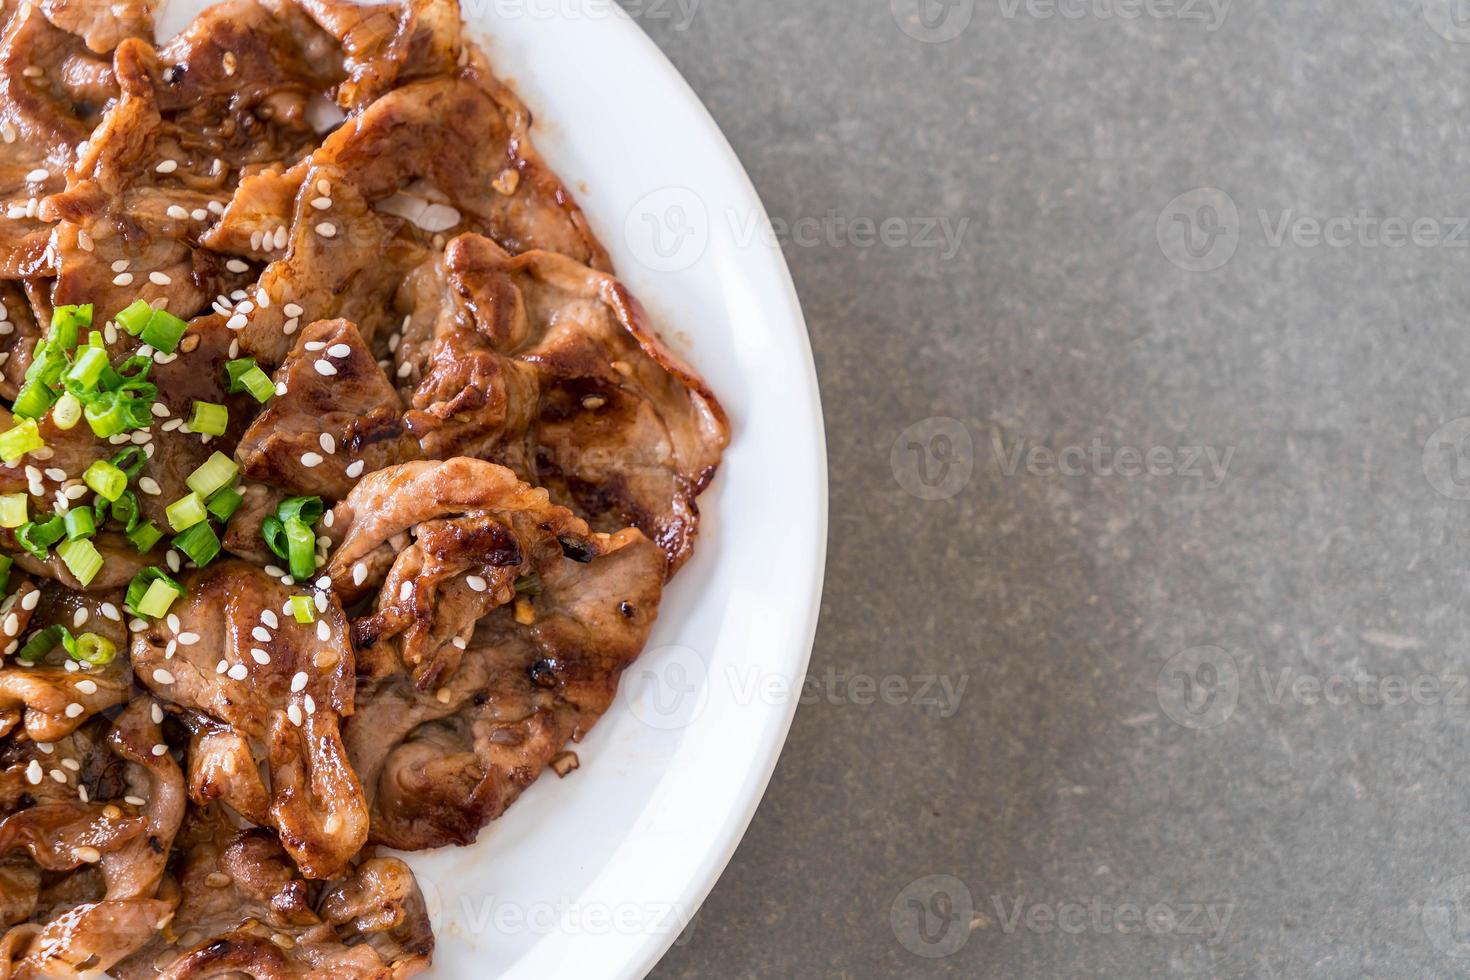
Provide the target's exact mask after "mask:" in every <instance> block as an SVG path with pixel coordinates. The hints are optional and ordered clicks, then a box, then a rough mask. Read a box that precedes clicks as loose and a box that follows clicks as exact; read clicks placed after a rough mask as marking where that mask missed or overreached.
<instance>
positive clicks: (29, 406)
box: [11, 379, 56, 419]
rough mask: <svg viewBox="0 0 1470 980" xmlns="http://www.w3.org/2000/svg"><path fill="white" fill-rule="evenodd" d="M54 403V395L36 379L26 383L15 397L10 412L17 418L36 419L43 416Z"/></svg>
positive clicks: (43, 383)
mask: <svg viewBox="0 0 1470 980" xmlns="http://www.w3.org/2000/svg"><path fill="white" fill-rule="evenodd" d="M55 401H56V393H55V392H54V391H52V390H51V389H50V388H48V387H46V384H45V382H43V381H41V380H40V379H37V380H35V381H27V382H26V383H25V387H23V388H21V389H20V393H19V394H17V395H16V396H15V406H14V408H13V409H12V410H11V411H12V414H14V415H15V416H16V417H18V418H23V419H38V418H40V417H41V416H42V415H45V414H46V412H47V410H49V409H50V408H51V406H52V404H53V403H55Z"/></svg>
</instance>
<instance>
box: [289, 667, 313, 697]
mask: <svg viewBox="0 0 1470 980" xmlns="http://www.w3.org/2000/svg"><path fill="white" fill-rule="evenodd" d="M309 679H310V678H308V677H307V676H306V671H304V670H298V671H297V672H296V674H295V676H294V677H292V678H291V693H292V694H296V693H299V692H301V691H304V690H306V682H307V681H308V680H309Z"/></svg>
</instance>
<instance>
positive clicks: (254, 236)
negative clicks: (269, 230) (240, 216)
mask: <svg viewBox="0 0 1470 980" xmlns="http://www.w3.org/2000/svg"><path fill="white" fill-rule="evenodd" d="M250 251H252V252H259V251H260V232H258V231H252V232H251V233H250Z"/></svg>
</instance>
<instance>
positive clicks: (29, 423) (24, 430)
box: [0, 419, 46, 466]
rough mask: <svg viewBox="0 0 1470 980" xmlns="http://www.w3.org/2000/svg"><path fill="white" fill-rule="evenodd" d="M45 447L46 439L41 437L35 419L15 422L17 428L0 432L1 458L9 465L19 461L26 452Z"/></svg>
mask: <svg viewBox="0 0 1470 980" xmlns="http://www.w3.org/2000/svg"><path fill="white" fill-rule="evenodd" d="M44 448H46V440H45V439H42V438H41V431H40V430H39V429H37V428H36V421H35V419H22V420H21V421H19V422H17V423H15V428H13V429H11V430H9V431H8V432H3V433H0V459H3V460H5V463H6V465H7V466H13V465H14V464H16V463H17V462H19V461H20V458H21V457H22V456H24V455H25V454H26V453H32V452H35V451H36V450H37V449H44Z"/></svg>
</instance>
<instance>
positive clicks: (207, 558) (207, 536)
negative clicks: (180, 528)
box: [173, 521, 219, 568]
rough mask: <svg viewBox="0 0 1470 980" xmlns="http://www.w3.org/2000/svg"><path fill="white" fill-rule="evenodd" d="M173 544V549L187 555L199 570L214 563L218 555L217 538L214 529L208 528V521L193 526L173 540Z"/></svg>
mask: <svg viewBox="0 0 1470 980" xmlns="http://www.w3.org/2000/svg"><path fill="white" fill-rule="evenodd" d="M173 543H174V547H175V548H178V549H179V550H180V551H182V552H183V553H184V554H186V555H188V556H189V559H190V560H191V561H192V562H194V564H196V565H198V566H199V567H200V568H203V567H204V566H205V565H208V564H209V563H210V562H212V561H214V559H215V557H216V556H217V555H218V554H219V536H218V535H216V534H215V533H214V528H212V527H210V526H209V522H208V521H201V522H200V523H198V524H195V525H194V526H193V527H191V528H189V530H187V531H185V532H184V533H183V534H180V535H178V536H177V537H176V538H174V542H173Z"/></svg>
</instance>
